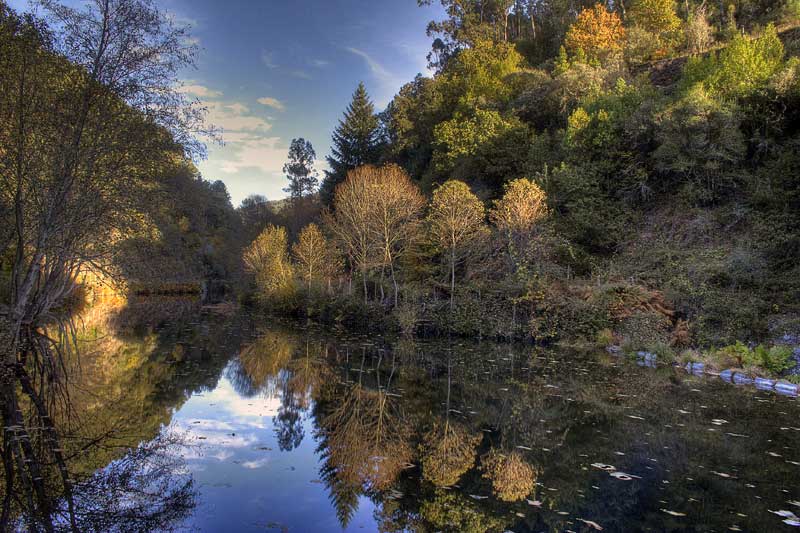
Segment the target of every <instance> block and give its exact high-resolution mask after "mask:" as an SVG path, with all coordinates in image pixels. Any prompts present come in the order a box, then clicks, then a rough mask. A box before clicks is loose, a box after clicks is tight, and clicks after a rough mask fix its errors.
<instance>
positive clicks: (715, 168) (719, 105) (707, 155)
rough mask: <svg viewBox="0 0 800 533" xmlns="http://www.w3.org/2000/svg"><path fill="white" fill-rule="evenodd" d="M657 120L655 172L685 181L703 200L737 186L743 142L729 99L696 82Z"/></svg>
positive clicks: (738, 119) (737, 115) (736, 111)
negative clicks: (714, 96)
mask: <svg viewBox="0 0 800 533" xmlns="http://www.w3.org/2000/svg"><path fill="white" fill-rule="evenodd" d="M657 120H658V121H659V123H660V128H659V131H658V134H657V140H658V142H659V146H658V148H657V149H656V150H655V152H654V153H653V159H654V160H655V164H656V168H657V169H658V170H659V171H661V172H662V173H664V174H666V175H672V176H675V177H677V178H678V184H680V185H687V184H688V185H689V186H691V187H692V188H693V189H694V194H695V196H696V198H697V199H699V200H702V201H706V202H707V201H709V200H715V199H717V198H718V197H719V195H720V194H721V193H723V192H727V191H729V190H730V189H731V188H733V187H734V186H735V185H736V178H737V173H738V171H739V168H740V165H741V162H742V160H743V159H744V157H745V155H746V149H745V147H746V144H745V139H744V135H743V134H742V130H741V121H742V119H741V114H740V111H739V108H738V106H737V105H736V104H735V103H734V102H728V101H719V100H717V99H714V98H712V97H711V96H710V95H709V93H708V91H707V90H705V89H704V88H703V87H702V86H700V85H696V86H694V87H693V88H692V89H690V90H689V92H688V93H687V94H686V96H684V97H683V98H681V99H680V100H678V101H677V102H676V103H675V104H673V105H672V106H670V107H669V108H667V109H666V110H665V111H664V112H663V113H661V114H660V115H659V116H658V117H657Z"/></svg>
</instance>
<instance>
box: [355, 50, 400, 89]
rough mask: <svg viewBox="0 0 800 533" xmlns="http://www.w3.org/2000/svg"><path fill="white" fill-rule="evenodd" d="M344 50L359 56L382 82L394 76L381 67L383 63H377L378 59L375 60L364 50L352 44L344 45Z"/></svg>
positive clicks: (391, 79)
mask: <svg viewBox="0 0 800 533" xmlns="http://www.w3.org/2000/svg"><path fill="white" fill-rule="evenodd" d="M345 50H347V51H348V52H350V53H351V54H355V55H357V56H359V57H361V58H362V59H363V60H364V61H365V62H366V63H367V67H369V70H370V72H372V74H373V75H374V76H375V77H376V78H378V79H380V80H381V81H384V82H387V81H393V79H394V77H393V76H392V75H391V73H389V71H388V70H386V69H385V68H384V67H383V65H381V64H380V63H378V61H376V60H375V59H374V58H373V57H372V56H371V55H369V54H368V53H366V52H365V51H363V50H359V49H358V48H353V47H352V46H347V47H345Z"/></svg>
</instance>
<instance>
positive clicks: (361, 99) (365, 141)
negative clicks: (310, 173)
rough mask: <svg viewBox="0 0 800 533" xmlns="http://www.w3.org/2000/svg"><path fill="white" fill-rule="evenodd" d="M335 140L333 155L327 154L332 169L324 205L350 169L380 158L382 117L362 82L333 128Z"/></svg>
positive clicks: (324, 188)
mask: <svg viewBox="0 0 800 533" xmlns="http://www.w3.org/2000/svg"><path fill="white" fill-rule="evenodd" d="M332 141H333V142H332V146H331V155H329V156H328V157H327V161H328V166H329V167H330V170H327V171H325V179H324V180H323V182H322V187H321V189H320V196H321V198H322V201H323V203H324V204H325V205H330V204H331V202H332V201H333V195H334V191H335V189H336V186H337V185H339V184H340V183H341V182H342V181H344V179H345V178H346V177H347V173H348V172H349V171H350V170H352V169H354V168H356V167H359V166H361V165H368V164H373V163H376V162H377V161H378V156H379V150H378V147H379V141H380V129H379V120H378V117H377V115H375V106H374V105H373V104H372V101H371V100H370V99H369V95H368V94H367V89H366V88H365V87H364V84H363V83H359V84H358V87H357V88H356V91H355V93H353V100H352V101H351V102H350V104H349V105H348V106H347V110H345V113H344V118H343V119H341V120H340V121H339V125H338V126H337V127H336V129H335V130H334V132H333V138H332Z"/></svg>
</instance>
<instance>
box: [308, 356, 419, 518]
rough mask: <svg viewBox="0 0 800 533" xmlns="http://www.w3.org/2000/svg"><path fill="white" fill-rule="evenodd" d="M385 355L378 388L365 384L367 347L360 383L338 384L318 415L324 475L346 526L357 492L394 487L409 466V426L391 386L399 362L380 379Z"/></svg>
mask: <svg viewBox="0 0 800 533" xmlns="http://www.w3.org/2000/svg"><path fill="white" fill-rule="evenodd" d="M381 361H382V358H381V357H379V358H378V362H377V365H376V367H375V368H373V369H370V370H372V371H374V375H375V379H376V383H375V388H370V387H368V386H367V385H365V384H364V375H365V373H366V369H365V362H366V353H365V352H363V353H362V359H361V366H360V368H358V369H357V370H356V369H353V370H354V371H357V372H358V375H359V378H358V381H357V382H356V383H353V384H351V385H349V386H348V385H344V386H340V387H337V389H338V391H337V393H336V397H335V399H334V398H332V400H333V401H331V402H330V403H331V405H330V410H329V411H327V412H326V414H324V415H322V416H321V418H320V419H319V429H318V437H319V439H320V446H319V449H318V451H319V453H320V455H321V457H322V459H323V466H322V469H321V472H320V474H321V476H322V478H323V480H324V481H325V482H326V483H327V485H328V488H329V490H330V494H331V501H332V503H333V504H334V506H335V507H336V510H337V515H338V517H339V520H340V522H341V524H342V526H343V527H345V526H346V525H347V523H348V522H349V520H350V518H351V517H352V515H353V513H354V511H355V509H356V506H357V503H358V495H359V494H361V493H362V492H367V493H373V494H376V493H379V492H381V491H386V490H388V489H390V488H391V487H392V485H393V484H394V483H395V482H396V481H397V479H398V476H399V475H400V473H401V472H402V471H403V470H404V469H405V468H407V467H409V466H411V461H412V460H413V447H412V445H411V442H410V438H411V434H412V431H411V428H410V427H409V424H408V421H407V420H406V416H405V413H404V410H403V407H402V403H401V401H400V396H399V395H398V394H397V393H394V392H391V386H392V379H393V377H394V375H395V370H396V368H395V365H394V361H392V364H391V368H390V370H389V375H388V377H387V378H386V380H385V384H383V383H382V377H381V376H382V371H383V369H382V368H381Z"/></svg>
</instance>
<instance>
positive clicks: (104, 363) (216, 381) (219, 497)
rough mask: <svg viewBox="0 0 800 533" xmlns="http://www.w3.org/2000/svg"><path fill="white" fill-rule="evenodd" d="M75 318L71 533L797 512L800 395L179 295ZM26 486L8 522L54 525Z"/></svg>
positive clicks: (706, 525)
mask: <svg viewBox="0 0 800 533" xmlns="http://www.w3.org/2000/svg"><path fill="white" fill-rule="evenodd" d="M79 324H80V325H79V332H78V334H77V337H78V341H79V342H78V343H77V346H78V350H77V353H76V354H73V355H72V356H71V357H70V364H68V365H66V368H68V369H69V375H70V379H69V381H68V385H67V389H68V392H69V394H65V395H64V397H65V398H67V399H65V400H63V401H58V402H54V407H53V409H54V412H55V413H56V414H55V415H54V420H56V421H57V423H58V427H59V428H60V431H61V434H62V436H63V448H64V450H65V452H66V453H65V455H66V456H67V457H68V466H69V469H70V475H71V476H72V477H73V478H74V482H75V487H74V506H75V508H76V509H75V510H74V514H75V515H76V519H75V520H76V523H77V524H78V525H79V527H80V528H81V529H86V530H90V529H95V530H103V531H105V530H117V531H137V530H138V531H155V530H178V531H290V532H295V531H299V532H306V531H308V532H311V531H314V532H326V531H331V532H339V531H382V532H390V531H420V532H434V531H467V532H476V533H477V532H484V531H496V532H505V531H513V532H517V533H522V532H538V531H553V532H555V531H559V532H560V531H600V530H602V531H783V530H786V531H790V530H792V527H791V524H792V523H793V520H794V518H793V515H794V513H797V514H800V486H799V484H798V481H797V480H798V479H800V477H799V476H798V475H799V474H800V408H798V403H797V400H796V399H795V398H792V397H786V396H780V395H777V394H775V393H774V392H769V391H759V390H757V389H755V388H750V387H739V386H734V385H731V384H728V383H725V382H723V381H721V380H719V379H712V378H708V377H699V376H693V375H691V374H688V373H686V372H685V370H682V369H678V368H674V367H672V366H668V365H657V364H656V365H653V364H652V363H651V362H649V361H648V362H646V363H645V362H643V361H640V362H638V364H637V362H636V361H631V360H628V359H626V358H623V357H619V356H615V355H611V354H608V353H605V352H603V351H589V352H586V351H576V350H566V349H555V348H541V347H534V346H529V345H513V344H497V343H490V342H470V341H465V340H463V339H451V340H447V339H437V340H409V339H391V340H390V339H385V338H383V337H381V336H379V335H365V336H360V335H353V334H348V333H345V332H337V331H335V330H330V329H323V328H318V327H312V326H307V327H306V326H301V325H298V324H296V323H292V322H290V321H282V320H277V319H275V318H269V317H266V316H260V315H254V314H249V313H247V312H245V311H242V310H240V309H236V308H234V307H233V306H226V305H218V306H211V307H203V306H201V305H200V303H199V302H197V301H191V300H181V299H163V300H143V301H139V302H131V303H129V304H127V305H125V306H124V307H123V308H122V309H116V310H114V311H113V312H107V311H103V310H96V311H92V312H90V313H89V314H88V315H87V316H85V317H83V318H82V320H81V321H79ZM47 487H49V488H50V489H51V491H52V494H51V498H52V501H53V502H54V503H53V510H52V513H51V515H50V517H49V518H47V519H44V518H43V517H41V516H39V517H30V516H28V517H27V518H26V511H25V510H26V507H25V505H24V503H23V502H24V498H23V496H22V493H20V495H19V498H18V500H19V501H20V503H19V505H15V508H16V509H17V513H16V515H15V518H14V520H15V521H14V523H13V524H8V525H9V526H10V527H11V528H12V529H13V528H17V529H21V530H24V529H25V528H26V527H30V524H40V525H41V524H45V523H47V522H48V521H49V522H50V523H52V524H53V526H54V529H66V528H67V526H68V522H69V520H68V511H67V510H66V504H65V503H64V501H65V498H64V495H63V494H60V493H59V492H58V484H57V483H55V482H52V483H48V484H47ZM0 490H2V489H0ZM20 490H21V489H20ZM782 511H783V513H781V512H782ZM15 524H16V525H15ZM43 527H44V526H43Z"/></svg>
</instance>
